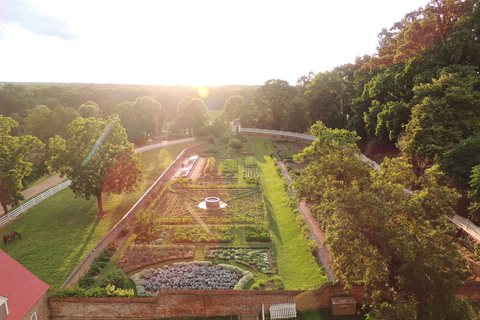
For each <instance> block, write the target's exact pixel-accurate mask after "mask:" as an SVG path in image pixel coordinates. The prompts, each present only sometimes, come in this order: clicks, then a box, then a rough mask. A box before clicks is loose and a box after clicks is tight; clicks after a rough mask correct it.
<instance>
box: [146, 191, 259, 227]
mask: <svg viewBox="0 0 480 320" xmlns="http://www.w3.org/2000/svg"><path fill="white" fill-rule="evenodd" d="M212 196H215V197H218V198H220V200H221V201H223V202H225V203H227V206H226V207H225V208H222V209H217V210H204V209H201V208H199V207H198V204H199V203H200V202H202V201H204V200H205V199H206V198H208V197H212ZM154 210H155V211H156V212H158V214H159V216H160V218H161V219H162V222H163V223H165V224H178V223H189V224H192V223H214V224H222V223H223V224H227V223H248V224H250V223H255V222H257V223H258V222H264V221H265V219H266V214H265V208H264V204H263V195H262V192H261V190H260V188H259V187H254V188H189V189H182V190H174V191H169V192H167V193H166V194H165V195H164V198H163V199H162V201H161V202H160V204H159V205H157V206H156V207H155V209H154ZM175 219H177V220H178V221H175Z"/></svg>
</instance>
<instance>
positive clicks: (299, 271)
mask: <svg viewBox="0 0 480 320" xmlns="http://www.w3.org/2000/svg"><path fill="white" fill-rule="evenodd" d="M252 141H253V144H254V149H255V159H256V161H257V166H258V171H259V176H260V178H261V181H262V186H263V194H264V197H265V204H266V206H267V208H266V209H267V214H268V219H269V223H270V230H271V232H272V236H273V240H274V242H275V249H274V250H275V255H276V257H277V265H278V269H279V275H280V276H281V277H282V278H283V282H284V284H285V289H286V290H296V289H310V288H318V287H320V286H321V284H322V283H324V282H326V281H328V280H327V277H326V276H325V273H324V272H323V269H322V267H321V266H320V265H319V264H318V262H317V261H316V259H315V257H313V255H312V254H311V253H310V252H309V250H308V248H307V245H306V242H305V239H304V238H303V236H302V233H301V231H300V229H299V227H298V225H297V223H296V220H295V216H294V214H293V213H292V211H291V209H290V206H289V205H288V202H287V197H286V191H285V189H284V183H283V180H282V179H281V178H280V177H279V176H278V175H277V172H276V169H275V166H274V164H273V160H272V159H271V158H270V157H269V156H268V154H267V150H266V148H265V145H264V140H263V139H260V138H255V139H252Z"/></svg>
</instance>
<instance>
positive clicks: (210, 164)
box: [203, 157, 218, 175]
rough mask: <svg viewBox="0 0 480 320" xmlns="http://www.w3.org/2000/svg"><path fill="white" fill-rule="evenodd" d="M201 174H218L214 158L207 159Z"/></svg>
mask: <svg viewBox="0 0 480 320" xmlns="http://www.w3.org/2000/svg"><path fill="white" fill-rule="evenodd" d="M203 173H205V174H206V173H210V174H214V175H216V174H218V166H217V160H216V159H215V158H214V157H210V158H208V160H207V162H206V163H205V167H204V168H203Z"/></svg>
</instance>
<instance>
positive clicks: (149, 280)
mask: <svg viewBox="0 0 480 320" xmlns="http://www.w3.org/2000/svg"><path fill="white" fill-rule="evenodd" d="M242 277H243V275H242V274H241V273H237V272H234V271H232V270H228V269H224V268H221V267H219V266H211V265H210V266H209V265H202V266H199V265H195V264H190V265H186V266H176V267H167V268H157V269H155V271H153V272H151V273H147V274H146V275H145V276H144V278H145V281H143V283H142V284H143V286H144V287H145V290H147V291H159V290H168V289H174V290H175V289H180V290H232V289H233V288H234V287H235V285H236V284H237V282H238V281H239V280H240V279H241V278H242Z"/></svg>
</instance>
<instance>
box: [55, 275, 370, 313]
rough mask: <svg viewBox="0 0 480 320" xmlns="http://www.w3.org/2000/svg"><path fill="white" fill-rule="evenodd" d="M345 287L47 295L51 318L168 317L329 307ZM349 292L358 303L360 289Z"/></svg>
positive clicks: (361, 293)
mask: <svg viewBox="0 0 480 320" xmlns="http://www.w3.org/2000/svg"><path fill="white" fill-rule="evenodd" d="M344 294H345V291H344V290H343V289H342V288H341V287H340V286H337V285H334V284H332V283H331V282H327V283H324V284H323V285H322V287H321V288H320V289H317V290H308V291H276V290H245V291H243V290H239V291H237V290H166V291H162V292H161V293H159V294H158V295H157V296H156V297H154V298H131V299H128V298H81V299H76V298H67V299H64V300H61V299H58V298H50V299H49V305H50V319H52V320H66V319H70V320H73V319H86V320H89V319H92V320H93V319H107V320H108V319H168V318H173V317H211V316H229V315H252V314H260V313H261V311H262V304H263V305H264V306H265V311H266V312H268V307H269V306H270V305H272V304H277V303H286V302H295V303H296V306H297V311H306V310H314V309H325V308H330V297H332V296H339V295H344ZM352 295H353V296H354V298H355V301H356V302H357V305H361V303H362V299H363V289H362V288H361V287H354V288H353V290H352Z"/></svg>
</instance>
